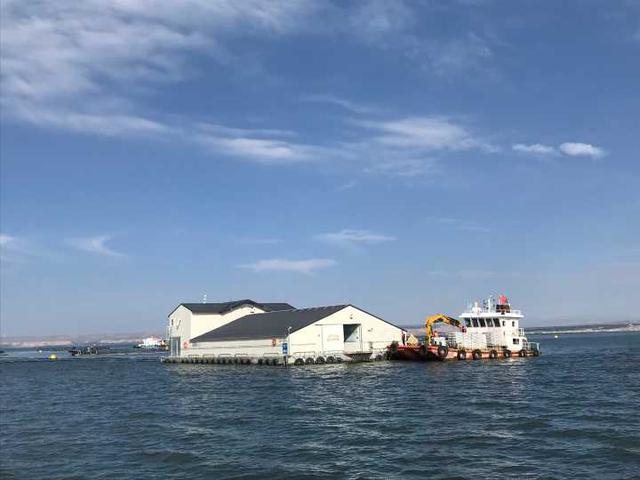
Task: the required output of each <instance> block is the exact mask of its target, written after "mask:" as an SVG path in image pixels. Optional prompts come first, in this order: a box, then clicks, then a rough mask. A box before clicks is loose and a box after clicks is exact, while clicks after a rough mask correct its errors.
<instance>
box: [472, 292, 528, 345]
mask: <svg viewBox="0 0 640 480" xmlns="http://www.w3.org/2000/svg"><path fill="white" fill-rule="evenodd" d="M523 318H524V316H523V315H522V312H521V311H520V310H512V309H511V305H510V304H509V300H508V299H507V297H506V296H504V295H500V296H499V297H498V300H497V301H496V299H495V298H494V297H493V296H490V297H489V298H488V299H486V300H485V301H484V302H483V304H482V306H481V305H479V303H478V302H475V303H474V304H473V305H472V306H470V308H468V309H467V311H466V312H464V313H462V314H461V315H460V320H461V321H462V322H463V328H464V330H465V331H467V332H469V333H481V334H484V335H485V336H486V338H487V344H488V345H490V346H494V347H503V348H506V349H508V350H511V351H513V352H518V351H520V350H522V349H523V348H525V347H526V343H527V337H526V336H525V334H524V329H523V328H520V320H522V319H523Z"/></svg>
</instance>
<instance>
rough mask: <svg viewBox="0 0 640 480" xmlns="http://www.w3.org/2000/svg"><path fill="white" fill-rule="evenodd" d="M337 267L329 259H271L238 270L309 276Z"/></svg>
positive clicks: (241, 266)
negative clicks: (320, 270) (292, 273)
mask: <svg viewBox="0 0 640 480" xmlns="http://www.w3.org/2000/svg"><path fill="white" fill-rule="evenodd" d="M334 265H337V262H336V261H335V260H332V259H330V258H311V259H307V260H287V259H283V258H273V259H268V260H258V261H257V262H255V263H249V264H244V265H240V268H246V269H249V270H253V271H254V272H269V271H276V272H277V271H279V272H294V273H302V274H304V275H311V274H313V273H314V272H315V271H316V270H319V269H323V268H327V267H332V266H334Z"/></svg>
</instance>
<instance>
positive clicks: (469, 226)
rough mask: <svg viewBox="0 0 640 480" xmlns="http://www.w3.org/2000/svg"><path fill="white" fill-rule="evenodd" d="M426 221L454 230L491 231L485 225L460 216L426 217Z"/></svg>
mask: <svg viewBox="0 0 640 480" xmlns="http://www.w3.org/2000/svg"><path fill="white" fill-rule="evenodd" d="M427 221H428V222H430V223H434V224H438V225H440V226H441V227H445V228H446V227H448V228H453V229H455V230H463V231H467V232H478V233H484V232H490V231H491V229H490V228H489V227H486V226H485V225H482V224H480V223H477V222H474V221H470V220H465V219H462V218H451V217H427Z"/></svg>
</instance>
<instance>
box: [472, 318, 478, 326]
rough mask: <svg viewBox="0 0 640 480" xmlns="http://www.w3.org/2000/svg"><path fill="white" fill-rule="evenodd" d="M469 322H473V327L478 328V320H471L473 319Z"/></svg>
mask: <svg viewBox="0 0 640 480" xmlns="http://www.w3.org/2000/svg"><path fill="white" fill-rule="evenodd" d="M471 321H472V322H473V326H474V327H477V326H478V319H477V318H473V319H471Z"/></svg>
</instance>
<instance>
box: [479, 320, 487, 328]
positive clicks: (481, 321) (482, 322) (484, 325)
mask: <svg viewBox="0 0 640 480" xmlns="http://www.w3.org/2000/svg"><path fill="white" fill-rule="evenodd" d="M480 326H481V327H486V326H487V325H486V324H485V323H484V318H481V319H480Z"/></svg>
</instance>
